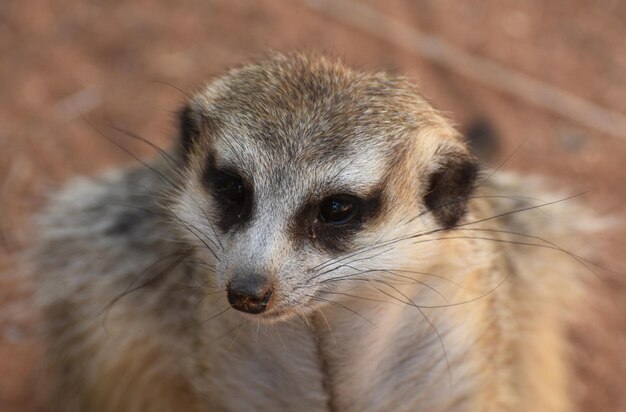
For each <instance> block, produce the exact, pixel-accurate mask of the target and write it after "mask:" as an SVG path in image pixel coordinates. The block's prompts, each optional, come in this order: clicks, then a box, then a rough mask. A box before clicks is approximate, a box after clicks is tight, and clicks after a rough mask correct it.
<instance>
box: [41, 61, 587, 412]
mask: <svg viewBox="0 0 626 412" xmlns="http://www.w3.org/2000/svg"><path fill="white" fill-rule="evenodd" d="M179 125H180V136H179V138H178V140H177V143H176V145H175V147H173V148H172V149H171V150H170V151H168V152H167V153H162V156H160V157H159V158H157V159H155V160H153V161H151V162H150V163H148V164H147V165H142V166H138V167H135V168H131V169H123V170H116V171H113V172H111V173H109V174H107V175H105V176H103V177H100V178H96V179H91V180H81V181H77V182H74V183H72V184H70V185H68V187H67V188H66V189H64V190H63V191H62V192H61V193H60V194H59V195H57V196H56V197H55V199H54V200H53V201H52V202H51V204H50V207H49V209H48V210H47V211H46V212H45V213H44V214H43V215H42V226H41V228H42V229H41V236H40V239H39V241H38V244H37V246H36V247H35V248H34V250H33V251H32V253H31V255H30V260H31V261H32V262H33V265H34V270H35V271H36V273H38V275H39V282H38V298H39V302H40V303H41V306H42V313H43V317H44V329H45V334H46V340H47V342H48V349H47V352H46V365H47V369H48V372H49V373H48V376H49V379H50V383H51V385H50V386H51V393H50V400H49V404H48V405H46V407H47V409H49V410H55V411H57V410H58V411H66V412H67V411H69V412H72V411H206V410H216V411H240V410H256V411H293V410H304V411H390V410H393V411H415V410H428V411H528V410H533V411H564V410H568V409H569V408H570V406H571V405H570V398H571V397H570V394H569V392H568V391H569V386H568V385H569V382H568V367H567V356H566V355H567V349H568V346H567V340H566V335H565V333H566V327H567V320H568V315H569V314H570V313H572V312H573V310H574V309H573V308H574V306H573V304H574V303H575V301H576V300H577V299H578V297H579V295H580V292H579V290H580V288H579V286H578V284H579V282H578V277H579V275H578V272H579V271H580V268H579V266H580V265H577V262H576V261H575V260H574V259H572V258H571V257H570V256H567V254H566V253H561V252H562V249H559V247H560V246H559V247H553V248H550V247H541V246H540V244H542V242H541V241H538V240H537V239H538V238H539V237H540V238H541V239H543V238H549V239H550V241H556V242H564V244H567V242H566V241H567V240H568V239H567V235H566V234H567V233H568V230H569V231H570V232H569V233H571V227H572V222H571V220H572V219H571V217H572V216H573V215H574V214H576V216H580V214H579V213H582V212H580V210H579V209H577V206H575V205H570V204H569V203H567V202H565V203H563V204H556V205H554V207H556V208H558V212H557V213H553V214H551V215H550V216H549V217H548V216H546V215H544V214H542V213H535V211H534V210H533V209H534V208H535V207H536V208H538V209H540V208H541V203H536V204H529V202H531V201H529V200H527V198H525V197H524V198H522V197H519V196H537V193H538V192H539V193H540V191H541V188H540V187H539V186H538V185H537V184H536V183H535V181H533V180H529V179H525V178H521V177H518V176H514V175H507V174H502V173H496V174H489V173H482V174H481V172H480V167H479V165H478V163H477V160H476V159H475V158H474V157H473V156H472V155H471V154H470V152H469V150H468V145H467V143H466V142H465V140H464V139H463V137H462V136H460V135H459V133H458V132H457V131H456V130H455V129H454V128H453V127H452V126H451V124H450V122H449V121H448V120H447V119H446V118H445V117H444V116H442V115H441V114H440V113H439V112H438V111H437V110H435V109H434V108H433V107H432V106H431V105H430V104H429V103H428V102H427V101H426V100H425V99H424V98H423V97H422V96H421V95H420V93H419V92H418V91H417V88H416V87H414V86H413V85H412V84H411V82H410V81H408V80H407V79H404V78H400V77H396V76H391V75H388V74H385V73H373V74H372V73H363V72H359V71H354V70H352V69H350V68H347V67H345V66H344V65H342V64H341V63H339V62H336V61H333V60H330V59H326V58H322V57H311V56H305V55H297V54H296V55H272V56H270V57H269V58H267V59H265V60H263V61H261V62H259V63H257V64H251V65H247V66H243V67H241V68H238V69H235V70H232V71H230V72H228V73H227V74H225V75H224V76H222V77H221V78H219V79H217V80H215V81H213V82H212V83H210V84H209V85H208V86H206V87H204V88H203V89H201V90H199V91H198V92H197V93H195V94H194V96H193V97H192V98H191V99H190V100H189V101H188V102H187V104H186V105H185V107H184V108H183V109H182V110H181V111H180V115H179ZM541 196H542V195H540V196H539V197H541ZM545 196H548V195H545ZM544 198H545V197H544ZM549 200H550V198H547V201H549ZM568 228H569V229H568ZM533 245H534V247H533Z"/></svg>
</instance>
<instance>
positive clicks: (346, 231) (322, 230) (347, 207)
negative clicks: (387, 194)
mask: <svg viewBox="0 0 626 412" xmlns="http://www.w3.org/2000/svg"><path fill="white" fill-rule="evenodd" d="M381 204H382V191H381V190H375V191H374V192H372V193H371V194H370V195H368V196H366V197H359V196H356V195H353V194H348V193H338V194H334V195H330V196H326V197H324V198H322V199H318V198H315V199H313V198H312V199H310V200H308V201H307V202H305V203H304V204H303V205H302V206H301V207H300V209H299V210H298V211H297V212H296V214H295V215H294V218H293V221H292V223H291V225H290V232H291V235H292V237H293V238H294V241H295V243H300V244H304V243H307V242H308V243H313V244H314V245H315V246H317V247H320V248H322V249H324V250H325V251H329V252H331V253H342V252H345V251H347V250H348V249H349V248H350V246H351V244H352V238H353V237H354V236H355V235H356V234H357V233H358V232H359V231H360V230H362V229H363V228H364V226H365V225H366V224H367V223H368V222H370V221H371V220H372V219H374V218H375V217H376V216H377V215H378V213H379V212H380V209H381Z"/></svg>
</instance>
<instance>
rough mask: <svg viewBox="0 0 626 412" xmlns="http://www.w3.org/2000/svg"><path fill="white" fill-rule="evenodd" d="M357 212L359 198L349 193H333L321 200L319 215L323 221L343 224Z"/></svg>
mask: <svg viewBox="0 0 626 412" xmlns="http://www.w3.org/2000/svg"><path fill="white" fill-rule="evenodd" d="M358 213H359V199H358V198H356V197H354V196H350V195H334V196H329V197H327V198H325V199H324V200H322V202H321V203H320V209H319V217H320V219H321V220H322V221H323V222H324V223H330V224H333V225H343V224H344V223H348V222H349V221H350V220H352V219H353V218H354V217H355V216H357V214H358Z"/></svg>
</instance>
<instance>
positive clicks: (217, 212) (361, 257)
mask: <svg viewBox="0 0 626 412" xmlns="http://www.w3.org/2000/svg"><path fill="white" fill-rule="evenodd" d="M181 119H182V122H181V125H182V136H181V141H182V151H183V157H184V161H185V163H186V169H185V172H184V182H183V187H182V189H181V190H180V192H179V193H178V194H177V195H176V197H175V200H174V208H173V210H174V211H175V213H176V216H177V219H178V220H179V222H181V223H182V224H183V225H184V227H185V229H187V230H185V232H186V234H187V236H188V237H189V239H191V240H192V241H193V242H195V244H196V245H197V246H199V247H198V250H199V254H200V255H202V256H201V257H203V258H206V259H211V260H212V261H213V262H214V266H215V270H214V276H215V278H216V283H217V286H218V287H219V288H220V289H223V290H224V292H225V293H224V296H225V299H227V301H228V302H229V303H230V305H231V306H232V307H233V308H235V309H237V310H240V311H242V312H246V313H249V314H254V315H259V316H260V317H262V318H266V319H277V318H281V317H286V316H288V315H289V314H291V313H298V312H301V311H306V310H307V309H310V308H313V307H316V306H317V305H320V304H324V302H325V301H326V298H325V297H324V296H326V294H327V293H329V291H336V290H337V289H340V288H342V287H344V288H345V287H347V286H346V282H339V281H338V280H340V279H346V278H348V277H350V276H353V275H354V274H355V273H360V272H362V271H364V270H371V271H372V272H375V271H376V270H377V269H379V270H383V268H386V267H396V268H397V267H398V265H399V264H401V263H402V262H409V261H415V260H416V259H421V258H424V259H428V258H429V256H428V254H432V253H434V252H433V251H432V250H430V251H424V253H423V255H424V256H416V249H415V247H411V246H410V243H411V242H407V241H403V240H402V237H407V239H408V236H411V235H413V234H415V233H418V232H419V231H426V230H433V229H434V230H437V228H442V227H446V226H451V225H454V224H455V223H456V222H457V221H458V220H459V219H460V218H461V217H462V215H463V213H464V210H465V200H466V199H467V196H468V195H469V193H470V190H471V185H472V181H473V179H474V176H475V173H476V167H475V165H474V163H473V162H472V160H471V158H470V157H469V155H468V154H467V152H466V150H465V147H464V146H463V144H462V142H461V141H460V140H459V139H458V137H457V136H456V134H455V133H454V131H453V130H452V129H451V128H450V127H449V126H448V125H447V123H446V122H445V120H443V119H442V118H441V117H440V116H439V115H438V114H437V113H436V112H435V111H434V110H433V109H432V108H431V107H430V106H429V105H428V104H427V103H426V102H425V101H424V100H423V99H422V98H420V97H419V95H418V94H417V93H415V92H414V91H413V89H412V88H411V87H410V85H409V84H408V83H407V82H406V81H404V80H401V79H394V78H391V77H388V76H386V75H382V74H375V75H366V74H361V73H356V72H353V71H350V70H348V69H346V68H344V67H343V66H341V65H339V64H336V63H331V62H329V61H327V60H324V59H312V58H306V57H302V56H296V57H283V56H277V57H274V58H271V59H270V60H268V61H265V62H262V63H260V64H257V65H252V66H247V67H244V68H242V69H238V70H235V71H233V72H231V73H229V74H228V75H226V76H225V77H223V78H222V79H220V80H218V81H216V82H215V83H213V84H212V85H210V86H209V87H208V88H207V89H206V90H204V91H202V92H200V93H199V94H197V95H196V96H195V97H194V98H193V99H192V101H191V102H190V103H189V105H188V106H187V107H186V108H185V109H184V110H183V112H182V115H181ZM212 275H213V274H212ZM348 287H349V286H348Z"/></svg>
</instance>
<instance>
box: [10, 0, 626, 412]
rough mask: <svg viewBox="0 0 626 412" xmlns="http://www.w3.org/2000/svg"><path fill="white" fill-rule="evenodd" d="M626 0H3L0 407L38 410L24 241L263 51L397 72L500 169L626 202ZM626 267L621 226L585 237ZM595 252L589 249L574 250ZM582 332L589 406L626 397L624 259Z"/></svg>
mask: <svg viewBox="0 0 626 412" xmlns="http://www.w3.org/2000/svg"><path fill="white" fill-rule="evenodd" d="M624 22H626V2H624V1H623V0H595V1H591V0H587V1H584V0H552V1H549V2H548V1H543V0H527V1H524V2H520V1H514V0H467V1H458V0H387V1H375V0H289V1H278V0H275V1H272V0H257V1H254V2H253V1H244V0H235V1H233V0H222V1H209V0H182V1H166V0H138V1H133V2H130V1H115V0H112V1H107V2H96V1H91V2H88V1H87V2H86V1H70V0H30V1H28V2H26V1H11V0H0V273H1V274H0V411H2V412H5V411H19V412H23V411H35V410H37V409H36V406H35V402H34V399H35V395H36V393H37V386H38V382H37V376H38V373H37V369H36V368H37V365H38V359H39V354H40V351H41V347H42V345H41V343H40V342H39V341H38V340H37V313H36V311H35V310H34V308H33V303H32V291H31V280H30V278H29V277H27V276H23V275H22V274H20V273H18V265H17V256H18V254H19V252H20V251H21V250H23V249H24V248H25V247H26V246H27V245H28V242H29V239H32V236H33V233H32V222H31V215H32V214H33V213H34V212H35V211H37V210H38V208H40V207H41V206H42V204H43V202H44V200H45V196H46V194H48V193H50V192H51V191H53V190H55V188H58V187H59V185H61V184H62V183H63V182H64V181H66V180H67V179H68V178H71V177H73V176H77V175H94V174H97V173H100V172H101V171H103V170H105V169H107V168H110V167H113V166H118V165H124V164H129V163H132V162H133V159H132V158H130V157H129V156H128V154H126V153H124V152H123V151H121V150H120V149H119V148H117V147H115V146H114V145H113V144H111V142H109V141H107V140H106V139H105V138H103V137H102V134H105V135H107V136H108V137H110V138H112V139H115V140H116V141H118V142H120V143H122V144H123V145H124V146H126V147H127V148H129V149H130V150H132V151H133V152H135V153H137V154H138V155H140V156H145V157H148V156H152V155H153V152H152V151H151V149H150V148H149V147H146V145H145V144H142V143H140V142H137V141H135V140H133V139H130V138H128V137H127V136H125V135H124V134H123V133H120V132H119V131H118V130H117V129H125V130H129V131H132V132H133V133H136V134H138V135H141V136H143V137H145V138H147V139H149V140H150V141H152V142H154V143H156V144H158V145H161V146H165V147H166V146H167V145H168V143H169V142H170V141H171V139H172V137H173V136H174V135H175V127H174V113H175V112H176V110H177V109H178V108H179V107H180V105H181V104H182V102H183V101H184V99H185V93H187V92H189V91H193V90H194V89H196V88H198V87H200V86H201V85H203V84H204V83H205V82H208V81H210V80H211V79H212V78H214V77H215V76H217V75H219V74H220V73H222V72H224V71H225V70H227V69H228V68H230V67H233V66H237V65H239V64H242V63H245V62H248V61H251V60H254V59H256V58H258V57H259V56H262V55H263V53H265V52H267V51H268V50H278V51H290V50H304V51H309V52H318V53H325V54H330V55H332V56H336V57H339V58H341V59H343V60H344V61H345V62H346V63H348V64H349V65H352V66H355V67H357V68H361V69H365V70H387V71H390V72H395V73H403V74H406V75H408V76H409V77H410V78H412V79H414V81H415V82H416V83H417V84H419V85H420V87H421V88H422V90H423V93H424V94H425V95H426V96H427V97H428V98H429V99H430V100H431V101H432V103H433V104H434V105H435V106H436V107H437V108H439V109H441V110H443V111H445V112H447V113H448V114H449V116H450V117H451V118H452V119H453V120H454V121H455V122H456V123H457V124H458V126H459V128H460V130H462V131H463V132H464V133H466V134H468V135H471V136H474V137H477V138H482V139H487V140H493V139H495V140H496V141H497V145H496V146H495V150H493V151H492V152H490V153H487V154H486V156H488V158H489V162H491V164H492V165H495V166H497V165H499V164H502V163H503V162H504V165H503V167H502V169H503V170H514V171H520V172H524V173H530V174H540V175H544V176H548V177H549V178H550V181H551V182H552V183H551V185H552V187H554V188H556V189H560V190H564V191H567V192H570V193H578V192H583V191H584V192H586V194H585V196H584V197H583V201H584V202H585V203H587V204H588V205H589V206H590V207H592V208H594V209H595V210H597V211H598V212H599V213H600V214H606V215H612V216H615V217H618V218H621V219H624V218H626V206H625V204H626V171H625V163H626V75H625V74H626V24H625V23H624ZM588 243H589V245H593V246H594V247H595V248H596V249H597V250H598V251H599V257H598V262H599V263H601V264H603V265H605V266H608V267H610V268H611V269H613V270H614V271H617V272H620V273H624V274H626V259H624V254H626V246H624V245H626V230H625V229H624V226H623V225H621V224H619V223H618V224H616V225H615V227H614V230H612V231H610V232H608V233H606V234H604V235H602V236H598V237H597V238H595V237H594V239H590V240H589V242H588ZM574 252H576V253H581V254H584V253H585V251H584V250H583V251H574ZM599 275H600V276H599V277H600V279H596V278H594V281H590V290H591V291H592V294H593V296H592V299H591V300H590V302H589V303H588V304H585V306H584V307H583V310H582V311H581V313H580V314H577V319H578V322H577V324H576V325H575V327H574V329H573V330H572V332H571V339H572V341H573V342H574V344H575V354H574V355H575V356H574V359H575V365H574V371H573V373H574V374H575V379H574V380H575V382H574V386H573V388H572V391H573V393H574V396H575V397H576V399H577V403H578V404H579V405H580V410H583V411H591V410H594V411H619V410H626V391H625V390H624V388H626V357H625V356H624V352H625V351H626V275H622V276H620V275H617V274H611V273H609V272H599Z"/></svg>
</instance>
